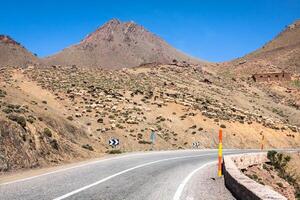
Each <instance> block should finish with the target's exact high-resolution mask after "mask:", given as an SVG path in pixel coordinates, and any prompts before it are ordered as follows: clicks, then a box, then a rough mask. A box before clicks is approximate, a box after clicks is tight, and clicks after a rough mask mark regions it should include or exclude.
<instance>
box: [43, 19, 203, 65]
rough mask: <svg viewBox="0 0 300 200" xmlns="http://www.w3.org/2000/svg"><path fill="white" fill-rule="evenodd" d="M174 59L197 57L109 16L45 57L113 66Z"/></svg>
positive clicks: (64, 62)
mask: <svg viewBox="0 0 300 200" xmlns="http://www.w3.org/2000/svg"><path fill="white" fill-rule="evenodd" d="M174 60H176V61H178V62H183V61H184V62H186V63H191V64H194V63H195V64H199V63H200V61H199V60H197V59H194V58H191V57H189V56H187V55H185V54H183V53H181V52H179V51H177V50H176V49H175V48H173V47H171V46H170V45H169V44H167V43H166V42H165V41H163V40H162V39H161V38H159V37H158V36H156V35H155V34H153V33H151V32H149V31H148V30H146V29H145V28H144V27H143V26H140V25H138V24H136V23H135V22H133V21H129V22H121V21H120V20H118V19H112V20H110V21H108V22H106V23H105V24H104V25H102V26H101V27H99V28H98V29H97V30H96V31H94V32H92V33H91V34H89V35H88V36H87V37H86V38H84V39H83V40H82V41H81V42H80V43H79V44H77V45H74V46H71V47H69V48H66V49H64V50H63V51H62V52H60V53H58V54H56V55H53V56H51V57H48V58H46V59H45V62H46V63H49V64H59V65H78V66H88V67H103V68H109V69H117V68H123V67H136V66H140V65H143V64H149V63H162V64H169V63H173V61H174Z"/></svg>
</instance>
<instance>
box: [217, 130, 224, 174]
mask: <svg viewBox="0 0 300 200" xmlns="http://www.w3.org/2000/svg"><path fill="white" fill-rule="evenodd" d="M222 149H223V146H222V129H220V130H219V151H218V161H219V163H218V176H219V177H220V176H222V157H223V152H222Z"/></svg>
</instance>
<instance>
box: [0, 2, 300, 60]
mask: <svg viewBox="0 0 300 200" xmlns="http://www.w3.org/2000/svg"><path fill="white" fill-rule="evenodd" d="M0 5H1V12H0V34H8V35H10V36H12V37H13V38H14V39H15V40H17V41H18V42H20V43H22V44H23V45H24V46H25V47H26V48H28V49H29V50H30V51H32V52H33V53H37V54H38V56H40V57H44V56H47V55H51V54H54V53H56V52H58V51H60V50H62V49H63V48H65V47H67V46H70V45H72V44H75V43H77V42H79V41H80V40H81V39H82V38H84V37H85V36H86V35H87V34H88V33H90V32H92V31H94V30H95V29H96V28H97V27H98V26H101V25H102V24H104V23H105V22H106V21H108V20H110V19H111V18H118V19H120V20H121V21H130V20H132V21H135V22H136V23H138V24H141V25H143V26H144V27H145V28H147V29H148V30H149V31H151V32H153V33H155V34H156V35H158V36H160V37H162V38H163V39H164V40H166V41H167V42H168V43H169V44H171V45H172V46H174V47H176V48H177V49H180V50H181V51H183V52H185V53H187V54H190V55H192V56H194V57H198V58H202V59H205V60H208V61H215V62H217V61H218V62H219V61H226V60H230V59H233V58H236V57H240V56H243V55H244V54H246V53H248V52H251V51H253V50H255V49H257V48H259V47H261V46H262V45H263V44H264V43H266V42H267V41H269V40H271V39H272V38H273V37H275V36H276V35H277V34H278V33H279V32H280V31H281V30H282V29H283V28H284V27H285V26H286V25H288V24H290V23H292V22H293V21H294V20H296V19H300V0H244V1H242V0H227V1H225V0H219V1H217V0H198V1H197V0H182V1H179V0H172V1H168V0H165V1H164V0H160V1H159V0H151V1H150V0H149V1H148V0H139V1H137V0H131V1H130V0H126V1H119V0H114V1H93V0H85V1H76V0H73V1H63V0H61V1H58V0H52V1H34V0H27V1H21V0H20V1H13V0H11V1H4V0H1V2H0Z"/></svg>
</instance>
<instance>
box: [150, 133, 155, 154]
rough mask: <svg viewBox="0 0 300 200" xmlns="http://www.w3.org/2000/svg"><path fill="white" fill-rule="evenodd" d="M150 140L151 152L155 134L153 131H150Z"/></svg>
mask: <svg viewBox="0 0 300 200" xmlns="http://www.w3.org/2000/svg"><path fill="white" fill-rule="evenodd" d="M150 140H151V144H152V146H151V150H153V147H154V142H155V132H154V129H151V134H150Z"/></svg>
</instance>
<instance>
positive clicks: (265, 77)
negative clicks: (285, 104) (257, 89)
mask: <svg viewBox="0 0 300 200" xmlns="http://www.w3.org/2000/svg"><path fill="white" fill-rule="evenodd" d="M252 78H253V80H254V81H255V82H267V81H290V80H291V74H290V73H286V72H279V73H263V74H254V75H253V76H252Z"/></svg>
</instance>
